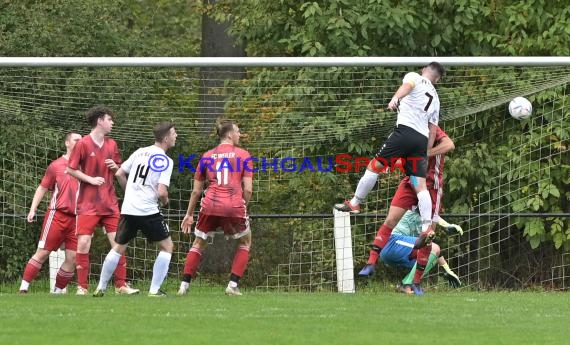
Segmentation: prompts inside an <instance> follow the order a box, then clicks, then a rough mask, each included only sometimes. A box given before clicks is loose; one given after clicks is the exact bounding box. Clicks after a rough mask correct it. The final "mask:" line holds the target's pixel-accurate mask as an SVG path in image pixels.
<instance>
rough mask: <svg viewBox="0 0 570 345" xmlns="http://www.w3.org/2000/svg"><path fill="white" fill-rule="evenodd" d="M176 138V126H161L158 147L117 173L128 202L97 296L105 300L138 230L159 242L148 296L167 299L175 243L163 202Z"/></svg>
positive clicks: (141, 153)
mask: <svg viewBox="0 0 570 345" xmlns="http://www.w3.org/2000/svg"><path fill="white" fill-rule="evenodd" d="M176 136H177V134H176V130H175V129H174V124H172V123H169V122H162V123H159V124H158V125H156V127H155V128H154V138H155V142H154V145H151V146H147V147H143V148H139V149H138V150H136V151H135V152H134V153H133V154H132V155H131V156H130V157H129V159H127V160H126V161H125V162H124V163H123V164H122V165H121V167H120V168H119V170H118V171H117V173H116V176H117V178H118V180H119V183H120V185H121V187H123V188H124V189H125V199H124V201H123V205H122V207H121V219H120V220H119V229H118V231H117V236H116V238H115V242H116V243H115V245H113V248H112V249H111V250H110V251H109V253H108V254H107V256H106V257H105V261H104V262H103V268H102V269H101V279H100V280H99V285H97V290H95V292H94V293H93V296H94V297H102V296H103V295H104V294H105V290H106V289H107V284H108V283H109V280H110V279H111V276H112V275H113V271H115V268H116V267H117V264H118V262H119V258H121V255H124V253H125V251H126V249H127V244H128V243H129V242H130V241H131V240H132V239H133V238H135V237H136V236H137V232H138V230H141V231H142V232H143V234H144V235H145V236H146V238H147V239H148V240H149V241H153V242H158V246H159V248H160V253H158V257H157V258H156V261H155V262H154V267H153V268H152V281H151V284H150V290H149V292H148V295H149V297H166V293H164V292H163V291H161V290H160V286H161V285H162V282H163V281H164V279H165V278H166V274H167V273H168V266H169V265H170V258H171V257H172V249H173V247H174V244H173V243H172V239H171V238H170V232H169V229H168V225H166V222H165V221H164V217H163V216H162V213H161V212H160V210H159V202H160V204H161V205H162V206H166V205H167V204H168V186H169V185H170V176H171V175H172V165H173V164H172V159H170V157H167V156H166V151H167V150H168V149H169V148H171V147H174V145H175V144H176ZM166 161H167V162H166ZM165 162H166V163H165ZM126 175H128V178H127V176H126Z"/></svg>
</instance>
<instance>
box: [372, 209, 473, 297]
mask: <svg viewBox="0 0 570 345" xmlns="http://www.w3.org/2000/svg"><path fill="white" fill-rule="evenodd" d="M438 224H440V225H442V226H444V227H445V228H446V230H447V232H448V233H452V232H457V233H459V234H460V235H462V234H463V229H461V227H460V226H459V225H456V224H448V223H447V222H446V221H445V220H443V219H442V218H441V217H439V223H438ZM420 232H421V219H420V216H419V214H417V212H414V211H407V212H406V214H405V215H404V217H403V218H402V219H401V220H400V222H398V225H396V227H395V228H394V230H393V231H392V235H391V236H390V239H389V240H388V243H387V244H386V247H384V249H383V250H382V252H381V253H380V258H381V259H382V261H384V263H385V264H387V265H390V266H403V267H407V268H411V269H412V270H411V272H410V273H408V275H407V276H406V277H405V278H404V279H403V280H402V284H401V285H400V284H399V285H398V291H401V292H406V293H409V294H416V295H423V294H424V292H423V289H422V288H421V285H420V282H421V279H422V278H423V277H424V276H425V275H426V274H427V273H428V272H429V271H430V270H431V269H432V268H433V266H434V265H435V263H436V262H437V263H438V264H439V265H440V266H441V267H442V268H443V269H444V270H445V277H446V279H447V280H448V282H449V284H450V285H451V286H452V287H459V286H461V281H460V280H459V277H458V276H457V275H456V274H455V273H454V272H453V271H452V270H451V269H450V268H449V265H448V264H447V261H446V260H445V258H444V257H443V256H440V252H441V250H440V248H439V246H438V245H437V244H436V243H431V244H429V245H428V246H430V247H431V252H430V256H429V259H428V262H427V265H426V267H425V268H423V274H421V275H419V274H416V266H417V262H416V255H417V249H414V243H415V242H416V240H417V236H418V235H419V233H420Z"/></svg>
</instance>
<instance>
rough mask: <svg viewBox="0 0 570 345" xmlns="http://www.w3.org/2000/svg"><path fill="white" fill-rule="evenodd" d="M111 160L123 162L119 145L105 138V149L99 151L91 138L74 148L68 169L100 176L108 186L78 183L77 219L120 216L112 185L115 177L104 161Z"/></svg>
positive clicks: (86, 138)
mask: <svg viewBox="0 0 570 345" xmlns="http://www.w3.org/2000/svg"><path fill="white" fill-rule="evenodd" d="M109 158H110V159H112V160H114V161H115V163H117V164H121V162H122V160H121V154H120V153H119V149H118V147H117V143H116V142H115V141H114V140H113V139H110V138H107V137H105V141H104V142H103V146H101V147H99V146H98V145H97V144H95V142H94V141H93V139H91V135H86V136H84V137H83V138H82V139H81V140H79V141H78V142H77V144H75V148H74V149H73V151H72V152H71V157H69V164H68V166H69V167H70V168H71V169H74V170H81V171H83V173H84V174H86V175H89V176H92V177H98V176H100V177H103V178H104V179H105V183H104V184H102V185H101V186H94V185H92V184H89V183H85V182H80V183H79V192H78V194H77V214H78V215H99V216H108V215H113V214H119V203H118V201H117V195H116V194H115V184H114V183H113V182H114V180H113V178H114V177H115V173H114V172H113V171H112V170H111V169H109V168H107V165H105V159H109Z"/></svg>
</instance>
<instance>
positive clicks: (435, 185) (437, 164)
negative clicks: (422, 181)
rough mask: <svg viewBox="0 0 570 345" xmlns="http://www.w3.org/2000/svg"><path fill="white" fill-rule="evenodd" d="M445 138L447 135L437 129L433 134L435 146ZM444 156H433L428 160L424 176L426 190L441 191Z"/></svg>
mask: <svg viewBox="0 0 570 345" xmlns="http://www.w3.org/2000/svg"><path fill="white" fill-rule="evenodd" d="M443 138H447V134H446V133H445V132H444V131H443V130H442V129H441V128H439V127H437V131H436V133H435V145H434V146H436V145H437V144H439V142H440V141H441V139H443ZM444 161H445V155H435V156H431V157H429V159H428V167H427V174H426V184H427V188H428V189H443V163H444Z"/></svg>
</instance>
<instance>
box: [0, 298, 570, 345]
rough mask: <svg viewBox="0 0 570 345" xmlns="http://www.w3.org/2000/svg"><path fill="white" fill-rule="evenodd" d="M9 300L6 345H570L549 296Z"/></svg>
mask: <svg viewBox="0 0 570 345" xmlns="http://www.w3.org/2000/svg"><path fill="white" fill-rule="evenodd" d="M169 292H171V294H172V295H170V296H168V297H167V298H149V297H147V296H146V294H140V295H136V296H116V295H113V294H108V295H106V296H105V297H103V298H93V297H91V296H84V297H79V296H75V295H60V296H56V295H50V294H43V293H35V294H34V293H31V294H28V295H22V296H21V295H19V294H16V293H4V294H1V295H0V315H1V319H0V329H1V331H0V344H5V345H8V344H27V345H29V344H57V345H64V344H75V345H77V344H118V343H124V344H137V345H143V344H154V345H156V344H160V345H168V344H220V345H228V344H240V345H243V344H343V345H346V344H398V345H402V344H458V345H469V344H517V345H520V344H568V343H570V336H569V334H568V320H570V298H569V297H570V296H569V295H568V294H567V293H554V292H548V293H542V292H510V293H508V292H502V293H497V292H466V291H453V292H433V293H430V294H428V295H425V296H423V297H415V296H405V295H400V294H396V293H392V292H371V291H366V292H359V293H356V294H337V293H306V294H304V293H281V292H257V291H252V290H249V291H247V290H246V291H244V296H241V297H228V296H225V295H224V294H223V288H196V289H192V290H191V291H190V294H189V295H188V296H184V297H178V296H175V295H174V293H173V291H170V289H169Z"/></svg>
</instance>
